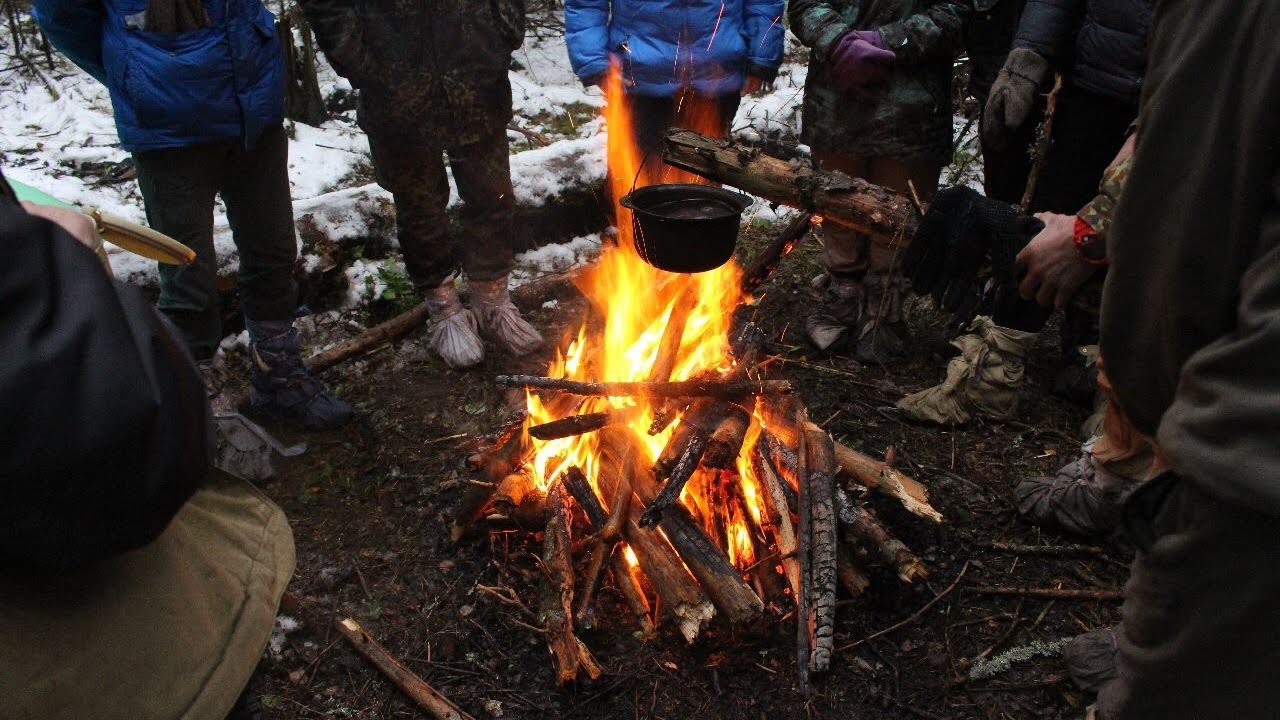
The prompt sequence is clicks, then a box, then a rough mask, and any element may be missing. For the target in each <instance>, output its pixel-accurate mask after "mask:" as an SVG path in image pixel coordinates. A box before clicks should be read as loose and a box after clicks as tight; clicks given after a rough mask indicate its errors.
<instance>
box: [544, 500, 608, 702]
mask: <svg viewBox="0 0 1280 720" xmlns="http://www.w3.org/2000/svg"><path fill="white" fill-rule="evenodd" d="M564 495H565V491H564V488H563V487H561V485H560V483H556V484H554V485H552V486H551V490H550V491H549V492H548V493H547V513H548V515H549V519H548V521H547V525H546V533H545V534H544V535H543V549H542V564H543V567H544V569H545V572H546V574H545V576H544V577H543V582H542V585H541V588H542V589H541V592H540V596H541V600H540V602H539V608H540V618H539V619H540V620H542V623H543V627H544V628H545V629H546V635H547V643H548V644H549V645H550V646H551V654H552V655H554V656H555V658H556V667H557V677H558V678H559V680H560V684H562V685H563V684H564V683H567V682H570V681H572V680H575V679H576V678H577V677H578V671H579V670H583V671H585V672H586V673H587V676H588V677H590V678H591V679H592V680H595V679H596V678H598V677H600V665H599V663H597V662H596V659H595V657H593V656H592V655H591V651H590V650H588V649H587V646H586V645H584V644H583V643H582V641H581V640H579V639H578V636H577V635H574V633H573V622H572V619H571V618H572V614H571V610H570V608H571V607H572V605H573V559H572V554H571V553H570V550H569V508H568V504H567V503H566V502H565V498H564Z"/></svg>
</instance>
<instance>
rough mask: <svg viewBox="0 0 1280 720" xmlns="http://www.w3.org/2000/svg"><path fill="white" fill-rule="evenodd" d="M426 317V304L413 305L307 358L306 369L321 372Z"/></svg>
mask: <svg viewBox="0 0 1280 720" xmlns="http://www.w3.org/2000/svg"><path fill="white" fill-rule="evenodd" d="M426 319H427V305H426V303H422V304H420V305H415V306H413V307H412V308H410V309H408V310H406V311H405V312H402V313H400V314H399V315H396V316H395V317H393V318H391V319H390V320H388V321H386V322H384V323H379V324H377V325H374V326H373V327H371V328H369V329H368V330H365V331H364V332H362V333H360V334H359V335H357V336H355V337H353V338H351V339H350V340H347V341H346V342H340V343H338V344H337V345H334V346H333V347H331V348H329V349H328V350H324V351H321V352H318V353H316V354H315V355H312V356H311V357H309V358H307V369H308V370H310V371H311V372H313V373H318V372H323V371H324V370H327V369H329V368H331V367H333V366H334V365H337V364H338V363H340V362H342V361H343V360H347V359H348V358H353V357H356V356H357V355H362V354H364V353H366V352H369V351H370V350H373V349H374V348H376V347H379V346H381V345H382V344H383V343H387V342H390V341H391V340H394V339H395V338H398V337H400V336H401V335H404V334H406V333H408V332H410V331H412V330H413V329H414V328H416V327H418V326H419V325H421V324H422V323H423V321H425V320H426Z"/></svg>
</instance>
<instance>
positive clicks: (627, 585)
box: [611, 552, 653, 638]
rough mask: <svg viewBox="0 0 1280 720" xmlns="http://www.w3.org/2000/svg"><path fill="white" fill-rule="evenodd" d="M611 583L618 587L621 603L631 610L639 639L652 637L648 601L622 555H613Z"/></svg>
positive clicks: (651, 622)
mask: <svg viewBox="0 0 1280 720" xmlns="http://www.w3.org/2000/svg"><path fill="white" fill-rule="evenodd" d="M611 569H612V570H613V581H614V582H615V583H617V585H618V592H619V594H621V595H622V599H623V601H625V602H626V603H627V607H629V608H631V614H632V616H634V617H635V619H636V622H637V623H639V624H640V637H642V638H650V637H653V621H652V620H650V619H649V613H650V612H651V610H650V609H649V600H648V599H647V598H646V597H645V596H644V591H643V590H641V589H640V584H639V582H638V581H637V580H636V577H635V575H634V574H632V572H631V566H630V565H629V564H627V558H626V556H625V555H624V554H623V553H620V552H619V553H614V554H613V566H612V568H611Z"/></svg>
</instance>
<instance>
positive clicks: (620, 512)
mask: <svg viewBox="0 0 1280 720" xmlns="http://www.w3.org/2000/svg"><path fill="white" fill-rule="evenodd" d="M628 470H634V468H629V469H628ZM592 497H594V495H593V496H592ZM630 506H631V477H630V473H629V472H625V471H624V472H623V474H622V477H621V478H620V479H619V482H618V489H617V491H616V492H615V493H614V497H613V503H612V504H611V505H610V506H609V507H610V514H609V517H608V518H607V519H606V520H605V522H604V523H603V524H602V525H601V526H600V527H599V529H598V531H597V532H596V534H595V537H594V538H592V541H591V547H590V548H589V549H588V551H587V552H588V556H589V557H590V561H589V562H588V563H587V574H586V577H585V579H584V580H583V584H582V598H581V600H580V601H579V604H578V613H577V615H575V616H574V617H575V618H576V619H577V621H578V624H579V625H581V626H582V627H585V628H590V627H591V626H593V625H594V624H595V594H596V590H597V589H598V588H599V586H600V578H601V577H602V576H603V574H604V567H605V562H607V561H608V560H609V559H610V558H611V557H613V553H614V550H615V549H616V547H617V544H618V540H619V539H621V537H622V522H623V520H625V519H626V517H627V510H628V509H629V508H630Z"/></svg>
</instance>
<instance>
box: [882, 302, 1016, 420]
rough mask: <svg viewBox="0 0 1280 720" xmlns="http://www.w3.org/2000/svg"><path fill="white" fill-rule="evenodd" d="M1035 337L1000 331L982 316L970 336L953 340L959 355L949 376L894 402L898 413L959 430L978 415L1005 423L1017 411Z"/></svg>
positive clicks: (972, 328)
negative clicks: (1025, 360)
mask: <svg viewBox="0 0 1280 720" xmlns="http://www.w3.org/2000/svg"><path fill="white" fill-rule="evenodd" d="M1035 337H1036V335H1035V333H1029V332H1023V331H1021V330H1012V329H1010V328H1004V327H1000V326H999V325H996V324H995V323H994V322H992V320H991V318H989V317H986V316H980V317H978V318H976V319H974V321H973V322H972V323H970V325H969V332H968V334H965V335H961V336H960V337H958V338H956V339H955V340H954V341H952V343H951V344H952V345H954V346H956V347H957V348H959V350H960V354H959V355H957V356H956V357H954V358H952V359H951V362H950V363H948V364H947V377H946V379H945V380H943V381H942V382H941V383H940V384H938V385H935V386H934V387H931V388H929V389H927V390H921V391H920V392H917V393H912V394H911V395H908V396H906V397H904V398H902V399H901V400H899V401H898V403H897V406H898V409H899V410H901V411H902V413H903V414H904V415H906V416H907V417H909V418H911V419H912V420H918V421H921V422H931V423H937V424H939V425H960V424H963V423H966V422H968V421H969V420H971V419H973V418H974V417H975V416H978V415H981V416H984V417H990V418H996V419H1001V418H1009V417H1012V416H1013V415H1014V414H1015V413H1016V412H1017V410H1018V390H1019V388H1021V387H1022V383H1023V373H1024V369H1025V368H1024V365H1023V363H1024V359H1025V358H1026V354H1027V349H1028V348H1030V347H1031V344H1032V342H1034V340H1035Z"/></svg>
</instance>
